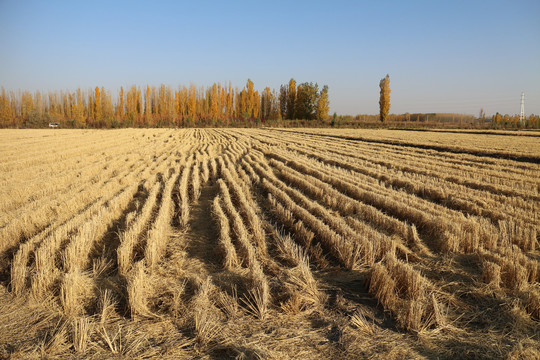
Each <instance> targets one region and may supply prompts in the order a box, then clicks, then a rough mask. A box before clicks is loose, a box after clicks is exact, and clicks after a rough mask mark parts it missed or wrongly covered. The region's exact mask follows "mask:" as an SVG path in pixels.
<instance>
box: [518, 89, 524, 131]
mask: <svg viewBox="0 0 540 360" xmlns="http://www.w3.org/2000/svg"><path fill="white" fill-rule="evenodd" d="M519 122H520V123H521V124H523V123H524V122H525V93H524V92H523V91H522V92H521V110H520V111H519Z"/></svg>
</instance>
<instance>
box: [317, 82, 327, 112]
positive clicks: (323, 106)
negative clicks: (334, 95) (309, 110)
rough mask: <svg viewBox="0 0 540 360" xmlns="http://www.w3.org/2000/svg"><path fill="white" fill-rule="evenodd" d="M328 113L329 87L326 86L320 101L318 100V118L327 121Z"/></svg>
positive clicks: (320, 95)
mask: <svg viewBox="0 0 540 360" xmlns="http://www.w3.org/2000/svg"><path fill="white" fill-rule="evenodd" d="M328 111H330V101H329V100H328V85H324V86H323V89H322V90H321V93H320V94H319V99H318V100H317V110H316V116H317V119H319V120H325V119H326V118H327V117H328Z"/></svg>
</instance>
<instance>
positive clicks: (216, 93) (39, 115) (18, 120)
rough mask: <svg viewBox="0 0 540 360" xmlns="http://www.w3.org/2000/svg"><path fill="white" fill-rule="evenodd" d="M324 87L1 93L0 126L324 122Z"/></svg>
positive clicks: (290, 85)
mask: <svg viewBox="0 0 540 360" xmlns="http://www.w3.org/2000/svg"><path fill="white" fill-rule="evenodd" d="M329 106H330V102H329V98H328V86H326V85H325V86H323V88H322V89H319V87H318V85H317V84H316V83H315V84H313V83H311V82H309V83H307V82H305V83H302V84H299V85H296V81H295V80H294V79H291V80H290V81H289V83H288V84H286V85H282V86H281V88H280V91H279V93H277V92H276V91H275V90H272V89H270V88H269V87H265V88H264V90H263V91H262V92H260V93H259V91H257V90H255V89H254V84H253V82H252V81H251V80H249V79H248V80H247V83H246V85H245V86H244V87H243V88H242V89H238V88H234V89H233V88H232V86H231V83H229V84H228V85H227V86H223V85H221V84H220V83H214V84H212V85H211V86H208V87H206V88H205V87H196V86H195V85H193V84H191V85H190V86H189V87H186V86H181V87H178V89H177V90H174V89H172V88H171V87H170V86H165V85H160V86H159V87H155V86H152V87H150V86H149V85H147V86H146V87H143V88H141V87H138V86H135V85H133V86H131V87H130V88H126V89H124V88H123V87H121V88H120V90H119V91H118V93H117V94H115V96H113V95H112V93H111V91H109V90H107V89H105V88H104V87H101V88H100V87H95V88H94V89H89V90H81V89H80V88H79V89H77V90H76V91H60V92H58V91H49V92H47V93H42V92H40V91H36V92H35V93H31V92H29V91H22V92H20V91H19V92H17V93H15V92H14V91H10V92H8V91H6V90H5V89H4V88H2V90H1V93H0V127H41V126H46V125H47V124H48V123H49V122H58V123H61V124H62V125H65V126H67V127H83V128H84V127H89V128H108V127H146V126H148V127H159V126H178V127H184V126H209V125H210V126H231V125H232V126H234V125H235V124H238V125H241V124H243V123H245V122H249V121H256V122H265V121H271V120H281V119H304V120H314V119H319V120H325V119H326V118H327V117H328V111H329Z"/></svg>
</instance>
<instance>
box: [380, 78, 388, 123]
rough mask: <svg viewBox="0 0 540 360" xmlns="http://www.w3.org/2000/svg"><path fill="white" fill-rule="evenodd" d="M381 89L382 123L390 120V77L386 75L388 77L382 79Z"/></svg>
mask: <svg viewBox="0 0 540 360" xmlns="http://www.w3.org/2000/svg"><path fill="white" fill-rule="evenodd" d="M379 87H380V88H381V96H380V98H379V117H380V120H381V122H385V121H386V119H387V118H388V112H389V111H390V76H389V75H388V74H386V77H384V78H383V79H381V81H380V83H379Z"/></svg>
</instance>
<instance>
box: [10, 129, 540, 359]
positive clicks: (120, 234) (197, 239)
mask: <svg viewBox="0 0 540 360" xmlns="http://www.w3.org/2000/svg"><path fill="white" fill-rule="evenodd" d="M539 213H540V133H538V132H519V133H518V132H501V133H498V132H490V133H488V132H474V131H468V132H465V131H397V130H354V129H352V130H351V129H286V130H285V129H270V128H266V129H123V130H57V129H53V130H2V131H0V358H24V359H26V358H95V359H103V358H129V359H137V358H171V359H183V358H186V359H191V358H197V359H221V358H224V359H288V358H290V359H364V358H375V359H377V358H380V359H408V358H410V359H433V358H439V359H446V358H452V359H456V358H474V359H530V358H538V357H540V330H539V329H540V326H539V325H540V324H539V321H540V284H539V282H540V251H539V248H540V244H539V226H540V220H539Z"/></svg>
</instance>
